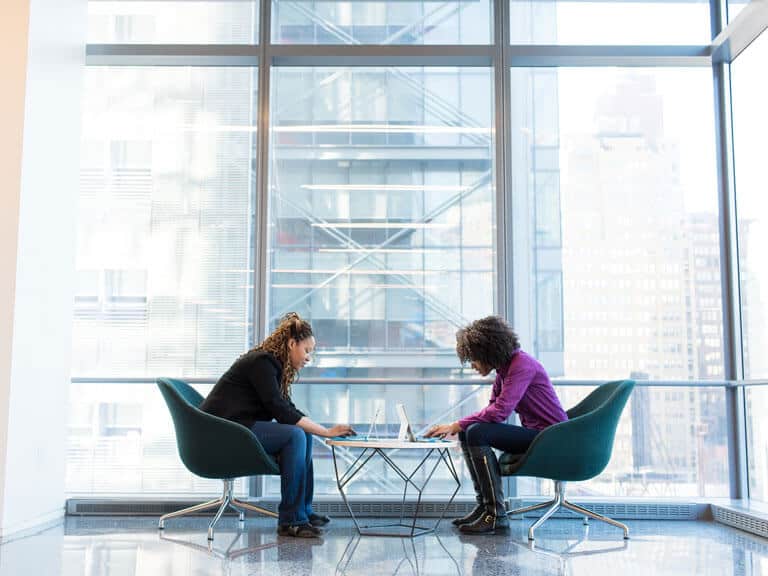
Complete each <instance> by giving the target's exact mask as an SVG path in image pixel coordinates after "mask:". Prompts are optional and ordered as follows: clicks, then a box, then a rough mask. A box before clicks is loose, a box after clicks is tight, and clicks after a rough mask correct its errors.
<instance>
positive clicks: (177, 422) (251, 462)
mask: <svg viewBox="0 0 768 576" xmlns="http://www.w3.org/2000/svg"><path fill="white" fill-rule="evenodd" d="M157 386H158V387H159V388H160V392H161V393H162V394H163V398H164V399H165V403H166V404H167V405H168V410H170V412H171V417H172V418H173V426H174V428H175V429H176V445H177V447H178V450H179V456H180V457H181V461H182V462H184V465H185V466H186V467H187V469H188V470H189V471H190V472H192V473H193V474H196V475H197V476H202V477H203V478H217V479H219V480H222V481H223V483H224V487H223V492H222V495H221V497H220V498H217V499H215V500H211V501H209V502H203V503H202V504H197V505H196V506H190V507H189V508H184V509H183V510H178V511H176V512H171V513H169V514H165V515H164V516H161V517H160V521H159V523H158V528H159V529H160V530H163V529H164V528H165V521H166V520H168V519H169V518H176V517H178V516H183V515H185V514H193V513H196V512H202V511H203V510H209V509H212V508H217V511H216V514H215V516H214V518H213V520H212V521H211V523H210V525H209V526H208V540H213V528H214V526H215V525H216V523H217V522H218V521H219V518H221V516H222V514H224V512H225V511H226V509H227V508H233V509H234V510H235V511H236V512H237V513H238V516H239V519H240V521H241V522H243V521H245V511H246V510H250V511H252V512H258V513H260V514H265V515H267V516H271V517H274V518H276V517H277V514H275V513H274V512H272V511H270V510H266V509H264V508H261V507H259V506H254V505H253V504H249V503H248V502H243V501H241V500H237V499H236V498H235V497H234V495H233V494H232V485H233V483H234V479H235V478H239V477H241V476H256V475H262V474H270V475H279V474H280V468H279V467H278V464H277V462H275V460H274V458H272V456H270V455H269V454H267V453H266V452H265V450H264V447H263V446H262V445H261V443H260V442H259V441H258V439H257V438H256V436H255V435H254V434H253V432H251V431H250V430H248V428H246V427H245V426H241V425H240V424H237V423H235V422H230V421H229V420H225V419H223V418H219V417H218V416H213V415H212V414H207V413H206V412H203V411H202V410H200V409H199V408H198V406H200V404H201V403H202V401H203V397H202V396H201V395H200V394H199V393H198V392H197V391H196V390H195V389H194V388H192V387H191V386H190V385H189V384H187V383H186V382H183V381H182V380H176V379H174V378H160V379H158V381H157Z"/></svg>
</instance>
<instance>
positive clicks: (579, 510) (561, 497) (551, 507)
mask: <svg viewBox="0 0 768 576" xmlns="http://www.w3.org/2000/svg"><path fill="white" fill-rule="evenodd" d="M542 508H546V510H545V511H544V513H543V514H542V515H541V516H540V517H539V519H538V520H536V522H534V523H533V524H532V525H531V527H530V528H528V540H531V541H533V540H535V538H534V535H533V533H534V531H535V530H536V528H538V527H539V526H541V525H542V524H544V522H546V521H547V519H549V517H550V516H552V515H553V514H554V513H555V512H557V511H558V510H560V508H567V509H568V510H570V511H571V512H575V513H576V514H579V515H580V516H582V517H583V518H584V524H587V523H589V519H590V518H594V519H595V520H600V521H601V522H606V523H607V524H611V525H612V526H616V527H617V528H621V529H622V530H623V531H624V539H625V540H629V527H628V526H627V525H626V524H622V523H621V522H617V521H616V520H613V519H612V518H608V517H607V516H603V515H602V514H598V513H597V512H592V510H587V509H586V508H583V507H582V506H579V505H578V504H574V503H572V502H569V501H568V500H566V499H565V482H560V481H557V480H555V497H554V499H552V500H549V501H548V502H541V503H540V504H533V505H532V506H525V507H524V508H517V509H516V510H511V511H509V512H507V516H508V517H509V516H514V515H516V514H525V513H526V512H532V511H533V510H540V509H542Z"/></svg>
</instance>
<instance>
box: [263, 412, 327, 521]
mask: <svg viewBox="0 0 768 576" xmlns="http://www.w3.org/2000/svg"><path fill="white" fill-rule="evenodd" d="M251 431H253V433H254V434H255V435H256V438H258V439H259V442H261V445H262V446H264V450H266V451H267V454H271V455H272V456H276V457H277V462H278V464H279V465H280V506H279V507H278V509H277V512H278V522H279V523H280V524H290V525H292V526H296V525H298V524H306V523H307V522H308V521H309V515H310V514H312V493H313V492H314V489H315V473H314V470H313V468H312V434H309V433H307V432H304V430H302V429H301V428H299V427H298V426H293V425H291V424H279V423H278V422H256V423H255V424H254V425H253V426H251Z"/></svg>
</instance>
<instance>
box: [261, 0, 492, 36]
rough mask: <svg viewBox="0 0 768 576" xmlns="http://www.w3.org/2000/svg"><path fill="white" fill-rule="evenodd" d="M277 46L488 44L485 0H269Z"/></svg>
mask: <svg viewBox="0 0 768 576" xmlns="http://www.w3.org/2000/svg"><path fill="white" fill-rule="evenodd" d="M272 20H273V28H272V41H273V42H275V43H277V44H489V43H490V42H491V36H492V33H491V30H492V26H491V23H492V21H493V2H492V1H491V0H471V1H469V2H464V1H460V0H447V1H445V0H443V1H422V0H389V1H380V2H366V1H362V0H361V1H358V0H354V1H351V2H338V1H336V0H321V1H313V0H290V1H287V0H272Z"/></svg>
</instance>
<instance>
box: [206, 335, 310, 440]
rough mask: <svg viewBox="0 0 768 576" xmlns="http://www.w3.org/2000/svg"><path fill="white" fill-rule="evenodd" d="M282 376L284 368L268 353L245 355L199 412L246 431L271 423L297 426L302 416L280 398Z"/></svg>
mask: <svg viewBox="0 0 768 576" xmlns="http://www.w3.org/2000/svg"><path fill="white" fill-rule="evenodd" d="M282 375H283V365H282V364H281V363H280V361H279V360H278V359H277V358H275V357H274V356H273V355H272V354H270V353H269V352H263V351H260V350H258V351H257V350H251V351H249V352H246V353H245V354H243V355H242V356H240V358H238V359H237V360H236V361H235V363H234V364H232V366H231V367H230V369H229V370H227V371H226V372H225V373H224V375H223V376H222V377H221V378H219V381H218V382H217V383H216V385H215V386H214V387H213V390H211V393H210V394H208V397H207V398H206V399H205V400H203V403H202V404H201V405H200V409H201V410H203V411H204V412H208V413H209V414H213V415H214V416H220V417H221V418H226V419H227V420H232V421H233V422H237V423H238V424H242V425H243V426H246V427H247V428H250V427H251V426H253V424H254V422H257V421H266V422H269V421H270V420H273V419H274V420H277V421H278V422H279V423H281V424H296V422H298V421H299V420H301V418H302V417H303V416H304V415H305V414H304V413H303V412H301V411H300V410H299V409H298V408H296V406H294V405H293V402H292V401H291V400H290V399H286V398H283V395H282V392H281V390H280V379H281V378H282Z"/></svg>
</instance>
